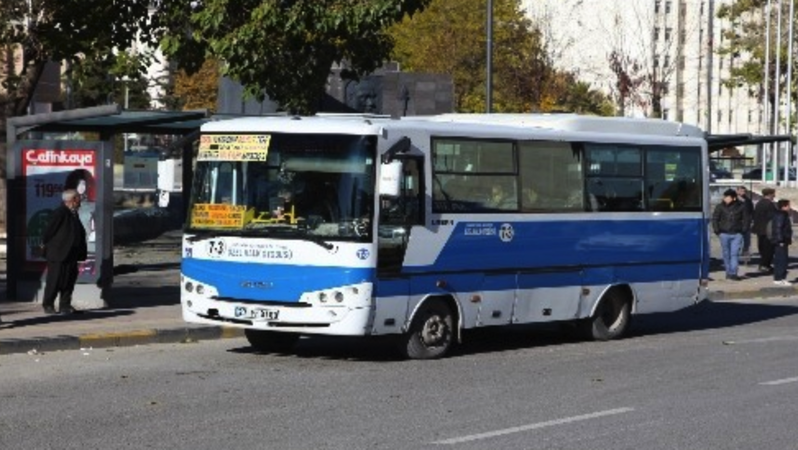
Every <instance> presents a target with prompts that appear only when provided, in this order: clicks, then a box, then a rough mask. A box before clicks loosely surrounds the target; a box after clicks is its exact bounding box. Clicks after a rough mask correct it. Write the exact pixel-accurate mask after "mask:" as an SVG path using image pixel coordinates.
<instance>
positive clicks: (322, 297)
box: [319, 292, 327, 303]
mask: <svg viewBox="0 0 798 450" xmlns="http://www.w3.org/2000/svg"><path fill="white" fill-rule="evenodd" d="M319 301H320V302H322V303H327V294H326V293H324V292H319Z"/></svg>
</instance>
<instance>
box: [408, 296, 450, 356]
mask: <svg viewBox="0 0 798 450" xmlns="http://www.w3.org/2000/svg"><path fill="white" fill-rule="evenodd" d="M453 339H454V314H453V313H452V309H451V308H450V307H449V306H448V305H447V304H446V303H445V302H443V301H442V300H430V301H427V302H425V303H424V304H423V305H422V306H421V308H420V309H419V310H418V312H417V313H416V316H415V317H414V318H413V322H412V323H411V324H410V329H409V330H408V332H407V334H405V335H404V336H403V338H402V339H401V341H400V345H399V350H400V352H401V353H402V356H404V357H406V358H410V359H435V358H440V357H442V356H443V355H445V354H446V353H447V352H448V351H449V349H450V348H451V346H452V342H453Z"/></svg>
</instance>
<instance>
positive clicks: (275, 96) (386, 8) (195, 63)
mask: <svg viewBox="0 0 798 450" xmlns="http://www.w3.org/2000/svg"><path fill="white" fill-rule="evenodd" d="M428 2H429V0H240V1H236V2H231V1H229V0H202V1H196V0H172V1H169V2H166V1H163V2H160V4H159V11H158V14H156V15H155V16H154V19H155V20H154V22H153V24H152V27H153V29H154V30H156V33H157V36H158V39H159V40H160V43H161V48H162V50H163V51H164V53H165V54H166V55H167V57H168V58H170V59H171V60H175V61H177V62H178V64H179V65H180V67H181V68H183V69H185V70H186V71H187V73H189V74H192V73H195V72H196V71H198V70H199V68H200V67H201V65H202V63H203V62H204V61H205V60H206V59H209V58H213V59H217V60H219V61H222V62H223V64H222V66H221V75H223V76H228V77H230V78H232V79H234V80H236V81H239V82H240V83H241V84H242V85H244V88H245V93H246V94H248V95H250V96H252V97H255V98H257V99H258V100H262V99H263V98H264V96H265V95H266V93H268V95H269V97H270V98H271V99H272V100H275V101H276V102H277V103H279V104H280V105H281V106H282V107H283V108H285V109H287V110H290V111H295V112H303V113H308V112H313V111H315V110H317V109H318V106H319V104H320V99H321V98H322V94H323V93H324V87H325V84H326V82H327V78H328V76H329V73H330V68H331V67H332V65H333V63H336V62H341V61H343V60H346V61H348V63H349V67H351V71H352V73H351V75H352V76H354V77H357V76H359V75H364V74H367V73H369V72H371V71H373V70H374V69H376V68H377V67H379V66H380V65H381V64H382V63H383V61H385V60H386V59H387V57H388V56H389V55H390V52H391V48H392V44H393V43H392V41H391V39H390V37H389V35H388V34H387V33H386V32H385V30H386V28H387V27H388V26H390V25H391V24H392V23H394V22H396V21H398V20H401V19H402V18H403V17H404V16H405V15H411V14H413V13H415V12H416V11H419V10H421V9H422V8H423V7H424V6H425V5H426V4H427V3H428Z"/></svg>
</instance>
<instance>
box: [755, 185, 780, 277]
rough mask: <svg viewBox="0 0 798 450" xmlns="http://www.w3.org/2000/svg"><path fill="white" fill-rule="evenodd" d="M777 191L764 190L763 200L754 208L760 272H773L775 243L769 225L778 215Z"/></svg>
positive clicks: (771, 189)
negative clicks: (768, 231)
mask: <svg viewBox="0 0 798 450" xmlns="http://www.w3.org/2000/svg"><path fill="white" fill-rule="evenodd" d="M775 198H776V190H775V189H773V188H764V189H762V198H761V199H759V201H758V202H757V203H756V206H755V207H754V227H753V229H752V231H753V232H754V233H755V234H756V237H757V247H759V258H760V259H759V270H760V271H762V272H770V271H772V270H773V251H774V246H773V243H771V242H770V238H769V237H768V235H767V224H768V222H770V220H771V219H773V216H775V215H776V212H777V211H778V209H777V208H776V202H775Z"/></svg>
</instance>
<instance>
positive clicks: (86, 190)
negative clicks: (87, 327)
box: [22, 148, 97, 275]
mask: <svg viewBox="0 0 798 450" xmlns="http://www.w3.org/2000/svg"><path fill="white" fill-rule="evenodd" d="M96 159H97V154H96V151H95V150H86V149H39V148H25V149H23V150H22V175H23V177H24V179H25V223H26V235H25V242H26V245H25V254H24V260H25V261H26V263H40V262H44V258H43V257H42V254H41V244H42V234H43V233H44V230H45V228H46V227H47V224H48V222H49V219H50V214H51V213H52V212H53V210H54V209H55V208H57V207H58V206H59V205H60V204H61V203H62V200H61V193H62V192H63V191H64V190H66V189H75V190H76V191H77V192H78V194H79V195H80V196H81V200H82V203H81V206H80V209H79V210H78V216H79V217H80V221H81V223H82V224H83V227H84V228H85V229H86V237H87V241H88V253H89V257H88V259H87V260H86V261H85V262H83V263H81V264H80V266H79V267H80V274H81V275H95V274H96V273H97V266H96V264H95V259H96V257H95V254H96V233H95V213H96V185H95V180H96V179H97V176H96V173H95V170H96V169H95V167H96V164H95V161H96Z"/></svg>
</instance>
